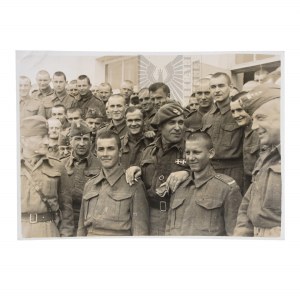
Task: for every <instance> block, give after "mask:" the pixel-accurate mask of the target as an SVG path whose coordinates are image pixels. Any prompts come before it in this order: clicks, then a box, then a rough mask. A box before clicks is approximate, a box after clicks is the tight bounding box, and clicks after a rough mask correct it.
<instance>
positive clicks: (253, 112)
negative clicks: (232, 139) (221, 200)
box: [234, 83, 281, 237]
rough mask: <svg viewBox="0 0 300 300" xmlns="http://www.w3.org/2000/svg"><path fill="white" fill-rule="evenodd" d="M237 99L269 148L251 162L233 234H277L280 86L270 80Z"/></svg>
mask: <svg viewBox="0 0 300 300" xmlns="http://www.w3.org/2000/svg"><path fill="white" fill-rule="evenodd" d="M240 103H241V106H242V108H244V109H245V110H246V111H247V112H248V114H249V115H250V116H252V118H253V124H252V130H255V131H256V132H257V133H258V136H259V139H260V143H261V144H262V145H267V146H269V148H268V149H267V150H265V151H264V152H262V153H261V155H260V157H259V159H258V161H257V163H256V165H255V168H254V170H253V173H252V174H253V177H252V184H251V185H250V187H249V189H248V191H247V193H246V194H245V196H244V198H243V200H242V203H241V206H240V208H239V213H238V218H237V224H236V227H235V231H234V234H235V235H237V236H255V237H280V235H281V152H280V87H279V86H277V85H274V84H267V83H264V84H261V85H259V86H257V87H256V88H255V89H254V90H253V91H252V92H249V94H248V95H247V96H246V97H244V98H243V99H240Z"/></svg>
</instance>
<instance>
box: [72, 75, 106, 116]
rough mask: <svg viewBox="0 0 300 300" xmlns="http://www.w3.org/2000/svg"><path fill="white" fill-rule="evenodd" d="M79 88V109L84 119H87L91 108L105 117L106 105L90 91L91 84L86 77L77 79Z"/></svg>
mask: <svg viewBox="0 0 300 300" xmlns="http://www.w3.org/2000/svg"><path fill="white" fill-rule="evenodd" d="M77 88H78V91H79V94H80V99H79V100H78V101H77V107H79V108H80V109H81V110H82V118H83V119H84V118H85V115H86V113H87V111H88V110H89V109H90V108H93V109H96V110H97V112H98V113H99V114H101V115H102V116H103V117H105V105H104V103H103V101H102V100H100V99H98V98H97V97H95V96H94V95H93V94H92V92H91V91H90V88H91V82H90V79H89V78H88V77H87V76H86V75H80V76H79V77H78V78H77Z"/></svg>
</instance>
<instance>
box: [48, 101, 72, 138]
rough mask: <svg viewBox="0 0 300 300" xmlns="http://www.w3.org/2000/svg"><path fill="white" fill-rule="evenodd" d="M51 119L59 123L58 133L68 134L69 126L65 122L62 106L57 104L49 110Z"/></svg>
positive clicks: (66, 121)
mask: <svg viewBox="0 0 300 300" xmlns="http://www.w3.org/2000/svg"><path fill="white" fill-rule="evenodd" d="M51 118H55V119H58V120H59V121H60V123H61V129H60V132H61V133H62V134H64V135H67V134H68V133H69V131H70V126H71V124H70V123H69V122H68V120H67V115H66V108H65V107H64V105H63V104H57V105H56V106H53V107H52V108H51Z"/></svg>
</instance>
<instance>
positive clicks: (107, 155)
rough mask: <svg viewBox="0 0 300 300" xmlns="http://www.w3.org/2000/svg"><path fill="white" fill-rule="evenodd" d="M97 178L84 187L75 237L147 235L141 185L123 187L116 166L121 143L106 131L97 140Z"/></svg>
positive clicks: (147, 210) (143, 193) (143, 191)
mask: <svg viewBox="0 0 300 300" xmlns="http://www.w3.org/2000/svg"><path fill="white" fill-rule="evenodd" d="M97 155H98V157H99V159H100V161H101V164H102V169H101V171H100V174H99V175H98V176H96V177H94V178H92V179H91V180H89V181H88V182H87V184H86V185H85V187H84V192H83V199H82V205H81V210H80V218H79V225H78V232H77V235H78V236H86V235H88V236H91V235H98V236H99V235H127V236H128V235H129V236H130V235H148V233H149V208H148V203H147V198H146V195H145V188H144V185H143V183H142V182H141V181H140V180H139V181H138V182H136V184H135V185H133V186H129V185H128V184H127V183H126V179H125V172H124V170H123V168H122V167H121V166H120V165H119V159H120V156H121V142H120V139H119V136H118V135H117V134H115V133H114V132H111V131H108V132H104V133H102V134H100V135H99V136H98V139H97Z"/></svg>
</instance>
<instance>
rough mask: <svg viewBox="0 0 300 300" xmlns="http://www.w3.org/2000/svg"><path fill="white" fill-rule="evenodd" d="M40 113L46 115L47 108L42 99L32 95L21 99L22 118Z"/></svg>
mask: <svg viewBox="0 0 300 300" xmlns="http://www.w3.org/2000/svg"><path fill="white" fill-rule="evenodd" d="M38 114H39V115H41V116H43V117H45V110H44V107H43V105H42V104H41V101H40V100H37V99H33V98H31V97H30V96H28V97H26V99H21V100H20V120H22V119H24V118H27V117H31V116H35V115H38Z"/></svg>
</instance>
